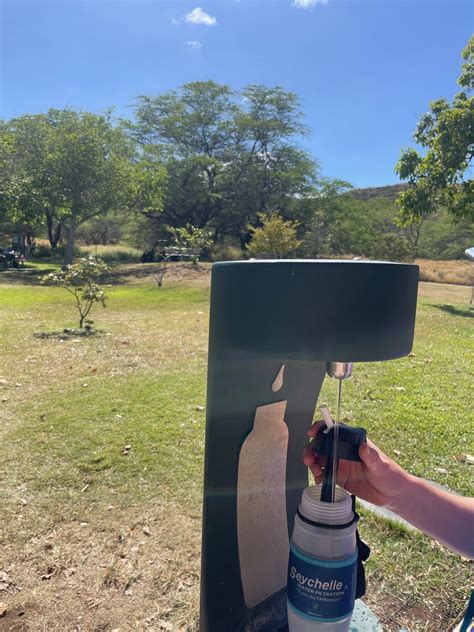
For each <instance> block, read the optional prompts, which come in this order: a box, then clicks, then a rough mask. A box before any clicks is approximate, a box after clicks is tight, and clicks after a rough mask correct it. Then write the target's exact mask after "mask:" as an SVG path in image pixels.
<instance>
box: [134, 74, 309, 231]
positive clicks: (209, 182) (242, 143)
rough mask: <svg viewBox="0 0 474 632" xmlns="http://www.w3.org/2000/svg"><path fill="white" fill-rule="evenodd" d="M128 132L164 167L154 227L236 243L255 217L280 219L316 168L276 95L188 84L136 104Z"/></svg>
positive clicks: (282, 95)
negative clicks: (191, 230)
mask: <svg viewBox="0 0 474 632" xmlns="http://www.w3.org/2000/svg"><path fill="white" fill-rule="evenodd" d="M129 128H130V133H131V135H132V136H133V137H134V138H135V139H136V140H138V142H139V143H140V144H141V146H142V148H143V152H144V155H146V156H147V157H148V158H149V160H151V161H154V160H158V161H159V162H163V163H164V164H165V165H166V168H167V173H168V182H167V190H166V194H165V197H164V203H163V211H162V212H161V213H160V214H159V215H158V220H159V221H158V225H172V226H175V227H183V226H186V225H187V224H191V225H193V226H196V227H197V228H201V229H203V228H206V229H210V230H212V231H213V236H214V240H218V239H219V238H220V237H221V236H223V235H235V236H239V237H240V236H242V235H245V234H246V231H247V225H248V223H249V222H251V223H253V222H255V221H256V220H257V214H258V213H259V212H266V213H271V212H275V211H278V212H284V210H285V208H287V207H289V206H290V205H291V203H292V200H293V199H294V198H295V196H302V195H306V194H307V193H308V192H309V191H310V190H311V189H312V186H313V185H314V182H315V175H316V171H317V164H316V163H315V161H313V160H312V159H311V158H310V157H309V156H308V155H307V154H306V153H305V152H304V151H303V150H302V149H301V148H299V147H298V145H297V144H296V140H297V139H298V137H301V136H304V135H305V134H306V132H307V130H306V128H305V126H304V125H303V123H302V114H301V109H300V105H299V102H298V99H297V97H296V96H295V95H294V94H292V93H289V92H286V91H284V90H283V89H282V88H267V87H264V86H259V85H252V86H248V87H246V88H245V89H244V90H242V91H241V92H236V91H233V90H231V88H229V87H228V86H226V85H220V84H217V83H215V82H213V81H206V82H194V83H188V84H185V85H184V86H182V88H181V89H180V90H178V91H171V92H167V93H165V94H163V95H161V96H158V97H147V96H141V97H139V98H138V105H137V108H136V112H135V121H134V123H133V124H130V126H129ZM148 216H149V217H151V218H152V219H155V220H156V219H157V216H156V214H153V213H148Z"/></svg>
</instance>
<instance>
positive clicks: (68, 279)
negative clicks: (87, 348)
mask: <svg viewBox="0 0 474 632" xmlns="http://www.w3.org/2000/svg"><path fill="white" fill-rule="evenodd" d="M109 273H110V270H109V268H108V267H107V266H106V265H105V263H104V262H103V261H102V260H101V259H95V258H94V257H89V258H87V259H86V258H83V259H79V261H77V262H76V263H73V264H71V265H68V266H66V268H65V269H63V270H59V271H57V272H51V273H50V274H46V275H45V276H44V277H43V278H42V279H41V282H42V283H44V284H46V285H57V286H59V287H63V288H64V289H65V290H67V291H68V292H69V294H71V295H72V296H73V297H74V299H75V303H76V309H77V310H78V312H79V327H80V328H81V329H82V327H83V326H84V323H87V325H86V327H89V329H90V326H91V325H92V324H93V321H92V320H86V319H87V317H88V316H89V314H90V311H91V309H92V305H93V304H94V303H100V304H101V305H102V307H105V303H106V300H107V295H106V293H105V290H104V289H103V288H102V287H101V286H100V283H101V282H103V281H104V279H105V278H106V277H107V276H108V274H109Z"/></svg>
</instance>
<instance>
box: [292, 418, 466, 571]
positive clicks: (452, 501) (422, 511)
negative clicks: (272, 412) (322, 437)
mask: <svg viewBox="0 0 474 632" xmlns="http://www.w3.org/2000/svg"><path fill="white" fill-rule="evenodd" d="M323 425H324V422H321V421H320V422H317V423H316V424H314V425H313V426H312V427H311V428H310V430H309V431H308V436H310V437H315V436H316V434H317V433H318V432H319V430H320V429H321V428H322V427H323ZM359 456H360V458H361V459H362V461H361V462H356V461H346V460H341V461H340V462H339V469H338V474H337V482H338V484H339V485H341V487H344V489H346V490H347V491H348V492H350V493H351V494H355V495H356V496H358V497H359V498H362V499H363V500H367V501H368V502H371V503H373V504H375V505H380V506H383V507H387V509H390V510H391V511H394V512H395V513H396V514H398V515H399V516H401V517H402V518H405V520H407V521H408V522H409V523H410V524H412V525H413V526H415V527H417V528H418V529H420V530H421V531H423V532H424V533H426V534H428V535H429V536H431V537H432V538H434V539H435V540H438V541H439V542H441V543H442V544H444V545H445V546H447V547H448V548H450V549H451V550H452V551H455V552H456V553H459V554H460V555H462V556H463V557H467V558H470V559H474V498H464V497H463V496H457V495H456V494H451V493H450V492H447V491H444V490H442V489H438V488H437V487H435V486H434V485H431V484H430V483H428V482H427V481H424V480H422V479H420V478H418V477H416V476H412V475H411V474H409V473H408V472H406V471H405V470H404V469H403V468H401V467H400V466H399V465H398V464H397V463H395V461H393V460H392V459H390V458H389V457H388V456H387V455H386V454H384V453H383V452H382V451H381V450H379V448H377V446H376V445H375V444H373V443H372V442H371V441H368V442H367V444H364V445H362V446H361V447H360V449H359ZM304 462H305V464H306V465H307V466H308V467H309V468H310V469H311V472H312V473H313V475H314V477H315V480H316V482H317V483H320V482H321V481H322V474H323V467H324V457H321V455H316V454H315V453H314V452H313V450H312V448H311V447H310V446H307V447H306V449H305V452H304Z"/></svg>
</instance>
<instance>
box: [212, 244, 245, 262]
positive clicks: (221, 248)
mask: <svg viewBox="0 0 474 632" xmlns="http://www.w3.org/2000/svg"><path fill="white" fill-rule="evenodd" d="M209 258H210V260H211V261H239V260H240V259H246V258H247V256H246V253H245V252H243V251H242V249H241V248H239V247H238V246H235V245H233V244H225V243H223V244H215V245H214V246H212V248H211V249H210V252H209Z"/></svg>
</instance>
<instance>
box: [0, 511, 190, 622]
mask: <svg viewBox="0 0 474 632" xmlns="http://www.w3.org/2000/svg"><path fill="white" fill-rule="evenodd" d="M107 513H108V516H107V515H105V516H104V515H103V512H100V517H99V518H98V520H97V522H96V523H94V522H92V521H91V522H88V523H86V522H83V523H75V522H70V523H64V524H61V525H52V526H51V529H50V530H49V531H48V532H46V533H42V534H36V535H35V536H34V537H32V538H30V539H29V540H28V541H27V542H25V543H24V545H23V546H22V547H21V549H20V553H18V549H15V547H13V546H8V544H7V545H6V547H4V549H3V554H2V557H3V559H2V566H3V569H4V571H5V572H6V573H7V574H8V576H9V577H10V578H11V581H12V585H11V586H10V587H9V588H8V589H7V590H4V591H2V592H1V593H0V596H1V598H2V601H4V602H5V603H6V604H7V605H8V613H7V615H6V617H4V618H2V619H0V630H1V631H2V632H4V631H6V630H22V631H32V632H33V631H34V632H37V631H40V630H48V631H51V632H56V631H57V632H69V631H83V630H84V631H88V632H89V631H90V632H99V631H105V630H107V631H112V630H116V631H119V630H120V632H123V631H125V630H147V629H150V630H168V631H169V630H173V631H183V632H194V631H196V630H197V629H198V623H197V618H198V600H199V599H198V598H199V558H200V525H201V518H200V515H198V514H197V513H189V512H186V511H183V509H182V508H181V507H178V506H177V505H176V504H173V503H169V502H164V501H161V500H159V499H157V501H156V503H155V506H154V507H153V508H150V507H149V506H148V505H147V506H146V507H133V508H128V509H122V510H121V509H119V508H115V507H112V506H111V507H109V509H108V511H107V512H106V514H107ZM177 525H179V527H178V528H177ZM26 596H27V599H34V602H33V601H25V597H26Z"/></svg>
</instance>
